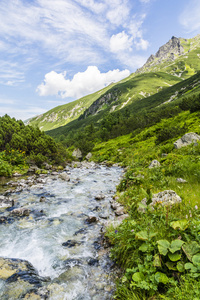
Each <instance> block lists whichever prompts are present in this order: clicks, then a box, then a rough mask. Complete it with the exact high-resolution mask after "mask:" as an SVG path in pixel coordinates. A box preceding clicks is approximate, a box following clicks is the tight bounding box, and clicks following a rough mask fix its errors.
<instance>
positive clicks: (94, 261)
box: [88, 258, 99, 266]
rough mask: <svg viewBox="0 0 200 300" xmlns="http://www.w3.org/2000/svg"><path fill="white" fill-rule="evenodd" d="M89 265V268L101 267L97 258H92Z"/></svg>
mask: <svg viewBox="0 0 200 300" xmlns="http://www.w3.org/2000/svg"><path fill="white" fill-rule="evenodd" d="M88 265H89V266H98V265H99V260H98V259H97V258H90V259H89V260H88Z"/></svg>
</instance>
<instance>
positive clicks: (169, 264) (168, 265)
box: [165, 261, 177, 271]
mask: <svg viewBox="0 0 200 300" xmlns="http://www.w3.org/2000/svg"><path fill="white" fill-rule="evenodd" d="M165 265H166V266H167V267H168V269H169V270H173V271H176V270H177V267H176V263H175V262H172V261H168V262H166V264H165Z"/></svg>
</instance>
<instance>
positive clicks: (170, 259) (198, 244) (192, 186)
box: [92, 100, 200, 300]
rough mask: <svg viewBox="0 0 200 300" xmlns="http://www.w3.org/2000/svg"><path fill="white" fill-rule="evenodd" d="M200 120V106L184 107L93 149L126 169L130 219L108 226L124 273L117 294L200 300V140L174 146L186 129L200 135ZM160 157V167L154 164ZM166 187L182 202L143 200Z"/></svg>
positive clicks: (124, 196) (123, 192) (123, 193)
mask: <svg viewBox="0 0 200 300" xmlns="http://www.w3.org/2000/svg"><path fill="white" fill-rule="evenodd" d="M199 104H200V100H199ZM199 118H200V111H198V112H194V113H191V112H189V111H184V112H181V113H179V114H178V115H176V116H175V117H172V118H165V119H163V120H161V121H160V122H157V123H156V124H155V125H153V126H150V127H147V128H144V129H143V130H141V131H140V133H137V132H135V133H131V134H128V135H124V136H120V137H118V138H115V139H111V140H108V141H106V142H103V143H96V145H95V147H94V149H93V152H92V153H93V158H92V159H93V160H95V161H98V162H101V161H105V160H106V161H107V164H108V165H109V164H112V163H120V164H121V165H123V166H126V167H127V170H126V174H125V176H124V178H123V179H122V181H121V183H120V184H119V186H118V188H117V194H116V199H118V200H117V201H119V202H120V203H121V204H123V205H124V207H125V211H126V212H128V214H129V217H128V218H127V219H126V220H124V221H123V223H122V224H121V225H120V226H118V227H116V226H113V225H111V226H110V227H109V228H108V229H107V238H108V239H109V240H110V242H111V244H112V245H113V248H112V258H113V259H114V260H115V261H116V262H117V264H118V265H119V266H120V267H121V270H122V273H121V278H120V279H119V280H118V287H117V291H116V294H115V297H114V299H118V300H140V299H141V300H143V299H149V300H150V299H151V300H153V299H160V300H161V299H166V300H171V299H176V300H177V299H178V300H187V299H199V298H200V289H199V276H200V269H199V265H198V263H197V262H196V260H197V259H198V258H199V257H200V235H199V229H200V222H199V218H200V209H199V208H200V189H199V183H200V172H199V170H200V143H198V145H194V144H191V145H189V146H187V147H183V148H181V149H175V147H174V145H173V143H174V142H175V141H176V140H177V139H178V138H180V137H181V136H182V135H183V134H185V133H186V132H196V133H198V134H199V135H200V127H199ZM180 128H181V131H180ZM166 132H168V133H169V132H170V133H172V134H170V135H169V136H164V134H165V133H166ZM161 136H163V137H164V139H163V141H162V139H161ZM155 159H156V160H157V161H159V163H160V167H155V168H153V169H149V165H150V163H151V161H152V160H155ZM178 178H182V179H183V180H185V182H184V183H181V182H178V181H177V179H178ZM165 190H172V191H174V192H175V193H176V194H177V195H178V196H180V197H181V203H178V204H173V205H172V204H169V205H166V206H163V204H162V202H161V201H160V202H158V203H157V205H156V206H154V209H152V208H151V206H150V205H147V206H144V205H143V204H141V201H142V199H144V198H146V199H147V200H148V201H149V202H148V203H150V202H151V200H152V197H153V195H154V194H156V193H159V192H162V191H165ZM139 208H140V209H139ZM173 247H174V248H173ZM172 248H173V249H172Z"/></svg>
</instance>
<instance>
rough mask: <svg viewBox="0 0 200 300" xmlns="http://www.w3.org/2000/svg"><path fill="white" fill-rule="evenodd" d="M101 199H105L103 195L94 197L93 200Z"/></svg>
mask: <svg viewBox="0 0 200 300" xmlns="http://www.w3.org/2000/svg"><path fill="white" fill-rule="evenodd" d="M103 199H105V195H104V194H102V193H101V194H99V195H96V196H95V200H103Z"/></svg>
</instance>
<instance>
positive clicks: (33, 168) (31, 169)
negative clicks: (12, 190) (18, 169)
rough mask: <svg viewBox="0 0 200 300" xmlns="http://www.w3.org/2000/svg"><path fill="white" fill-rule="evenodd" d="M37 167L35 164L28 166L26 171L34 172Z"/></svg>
mask: <svg viewBox="0 0 200 300" xmlns="http://www.w3.org/2000/svg"><path fill="white" fill-rule="evenodd" d="M38 170H39V168H38V167H37V166H35V165H33V166H30V168H29V169H28V173H35V172H36V171H38Z"/></svg>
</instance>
